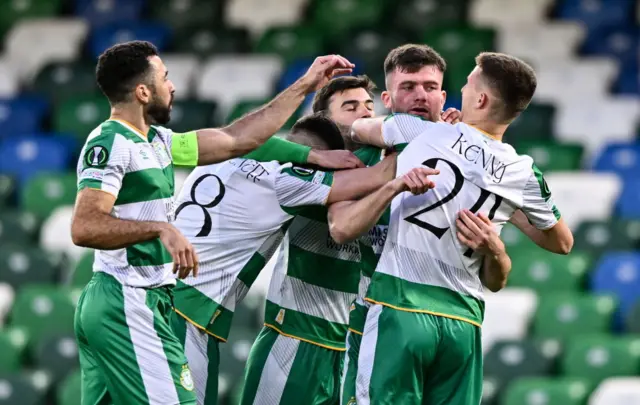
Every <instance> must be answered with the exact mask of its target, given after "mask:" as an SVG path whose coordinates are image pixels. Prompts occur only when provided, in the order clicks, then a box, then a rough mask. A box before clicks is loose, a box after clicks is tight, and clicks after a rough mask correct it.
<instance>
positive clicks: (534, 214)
mask: <svg viewBox="0 0 640 405" xmlns="http://www.w3.org/2000/svg"><path fill="white" fill-rule="evenodd" d="M382 132H383V137H384V139H385V143H386V144H387V145H389V146H392V145H405V144H406V147H405V149H404V150H403V152H402V153H400V155H399V156H398V165H397V175H402V174H404V173H406V172H408V171H409V170H411V169H412V168H415V167H419V166H420V165H424V166H428V167H431V168H437V169H439V170H440V174H439V175H438V176H436V178H434V180H435V183H436V187H435V188H434V189H433V190H430V191H429V192H427V193H425V194H423V195H419V196H414V195H412V194H411V193H408V192H405V193H402V194H400V195H398V196H397V197H396V198H394V200H393V202H392V204H391V220H390V225H389V233H388V236H387V241H386V243H385V247H384V250H383V252H382V256H381V258H380V262H379V263H378V267H377V268H376V272H375V274H374V277H373V280H372V283H371V286H370V288H369V292H368V295H367V299H368V300H370V301H371V302H377V303H381V304H386V305H388V306H391V307H395V308H399V309H404V310H409V311H418V312H427V313H432V314H435V315H442V316H447V317H450V318H454V319H461V320H465V321H468V322H470V323H473V324H475V325H480V324H481V323H482V319H483V316H484V300H483V286H482V283H481V281H480V277H479V272H480V268H481V266H482V263H483V256H482V255H480V254H478V253H477V252H474V251H472V250H471V249H468V248H467V247H466V246H464V245H462V244H461V243H460V241H459V240H458V238H457V237H456V230H455V222H456V218H457V215H458V212H459V211H460V210H462V209H469V210H470V211H472V212H483V213H484V214H486V215H487V216H488V217H489V218H490V219H491V220H492V222H493V224H494V225H495V227H496V228H497V229H498V231H500V230H501V229H502V226H503V225H504V223H505V222H507V221H508V220H509V219H510V218H511V216H512V215H513V213H514V211H515V210H517V209H522V211H523V212H524V213H525V214H526V216H527V217H528V219H529V221H530V222H531V223H532V224H533V225H534V226H536V227H537V228H538V229H549V228H551V227H553V226H554V225H555V224H556V223H557V222H558V220H559V218H560V213H559V212H558V210H557V209H556V207H555V205H554V203H553V199H552V198H551V192H550V190H549V188H548V186H547V184H546V182H545V180H544V177H543V175H542V173H541V172H540V171H539V170H538V169H537V168H536V166H535V165H534V164H533V160H532V159H531V157H529V156H524V155H518V154H517V153H516V152H515V150H514V149H513V148H512V147H511V146H509V145H507V144H505V143H502V142H500V141H497V140H495V139H492V138H491V137H489V136H488V135H486V134H484V133H482V132H481V131H479V130H477V129H475V128H473V127H471V126H469V125H466V124H464V123H459V124H456V125H450V124H446V123H432V122H428V121H424V120H422V119H421V118H419V117H416V116H412V115H407V114H395V115H391V116H390V117H389V118H387V120H386V121H385V122H384V125H383V130H382Z"/></svg>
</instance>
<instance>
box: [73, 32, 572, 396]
mask: <svg viewBox="0 0 640 405" xmlns="http://www.w3.org/2000/svg"><path fill="white" fill-rule="evenodd" d="M476 65H477V66H476V68H475V69H474V70H473V71H472V72H470V74H469V76H468V80H467V84H466V85H465V86H464V88H463V89H462V109H461V111H457V110H454V109H449V110H447V111H444V112H443V106H444V104H445V101H446V93H445V92H444V91H443V90H442V83H443V78H444V74H445V71H446V62H445V61H444V60H443V59H442V57H441V56H440V55H439V54H438V53H437V52H436V51H434V50H433V49H432V48H430V47H428V46H426V45H414V44H409V45H404V46H401V47H398V48H396V49H393V50H391V52H390V53H389V55H388V56H387V58H386V60H385V64H384V72H385V86H386V90H385V91H384V92H383V93H382V102H383V103H384V106H385V107H386V108H387V109H389V110H390V111H391V112H392V114H391V115H389V116H388V117H375V113H374V101H373V93H372V91H373V89H374V85H373V83H372V82H371V81H370V80H369V79H368V78H367V77H366V76H344V75H345V74H349V73H350V72H351V71H352V68H353V65H352V64H351V63H350V62H349V61H348V60H346V59H344V58H343V57H341V56H337V55H332V56H324V57H319V58H317V59H316V60H315V61H314V63H313V64H312V66H311V67H310V68H309V70H308V71H307V72H306V73H305V74H304V75H303V76H302V77H301V78H300V79H299V80H298V81H296V82H295V83H294V84H292V85H291V86H290V87H289V88H287V89H286V90H285V91H283V92H282V93H280V94H279V95H278V96H277V97H275V98H274V99H273V100H272V101H271V102H269V103H268V104H266V105H265V106H263V107H262V108H260V109H258V110H256V111H254V112H252V113H250V114H247V115H246V116H244V117H242V118H240V119H238V120H236V121H235V122H233V123H231V124H229V125H228V126H226V127H223V128H217V129H216V128H209V129H200V130H194V131H191V132H186V133H174V132H172V131H171V130H168V129H166V128H164V127H162V125H167V124H168V122H169V118H170V112H171V102H172V99H173V92H174V88H173V84H172V83H171V81H170V80H169V79H168V72H167V69H166V67H165V66H164V64H163V63H162V60H161V59H160V58H159V56H158V54H157V51H156V49H155V47H153V45H151V44H149V43H147V42H141V41H133V42H128V43H124V44H120V45H116V46H114V47H112V48H110V49H109V50H107V51H105V53H104V54H103V55H102V56H101V57H100V59H99V61H98V67H97V70H96V72H97V73H96V75H97V81H98V84H99V86H100V88H101V89H102V91H103V92H104V94H105V95H106V97H107V98H108V99H109V101H110V104H111V107H112V110H111V117H110V119H109V120H107V121H105V122H104V123H102V124H101V125H100V126H99V127H98V128H96V129H95V130H94V131H93V132H92V133H91V134H90V135H89V138H88V139H87V142H86V144H85V146H84V148H83V151H82V154H81V156H80V159H79V162H78V198H77V201H76V207H75V210H74V218H73V223H72V237H73V240H74V243H76V244H78V245H81V246H86V247H91V248H94V249H96V254H95V262H94V277H93V279H92V280H91V281H90V282H89V284H88V285H87V287H86V288H85V290H84V291H83V294H82V296H81V298H80V301H79V303H78V308H77V311H76V318H75V330H76V336H77V341H78V347H79V353H80V365H81V369H82V404H83V405H99V404H162V405H165V404H166V405H169V404H200V405H211V404H216V403H217V401H218V398H217V396H218V368H219V344H220V343H224V342H226V341H227V339H228V336H229V332H230V329H231V327H232V322H233V315H234V311H235V309H236V307H237V306H238V304H239V303H240V302H241V301H242V300H243V299H244V297H245V295H246V294H247V292H248V291H249V289H250V288H251V286H252V284H253V283H254V281H255V280H256V278H257V277H258V275H259V274H260V272H261V270H262V269H263V268H264V267H265V265H266V263H267V262H269V260H271V259H272V258H275V259H274V260H275V267H274V271H273V275H272V277H271V281H270V286H269V291H268V294H267V298H266V303H265V313H264V327H263V329H262V330H261V332H260V334H259V335H258V337H257V339H256V341H255V342H254V344H253V347H252V348H251V352H250V354H249V358H248V360H247V363H246V368H245V384H244V388H243V392H242V397H241V403H242V404H243V405H252V404H254V405H277V404H301V405H306V404H314V405H316V404H317V405H320V404H323V405H324V404H326V405H339V404H342V405H353V404H385V405H386V404H403V405H404V404H407V405H411V404H416V405H418V404H428V405H445V404H461V405H467V404H473V405H477V404H479V403H480V401H481V397H482V376H483V374H482V347H481V325H482V320H483V316H484V298H483V290H484V289H485V288H487V289H489V290H491V291H498V290H500V289H502V288H503V287H504V286H505V285H506V282H507V277H508V274H509V272H510V270H511V260H510V258H509V256H508V254H507V252H506V249H505V246H504V244H503V243H502V242H501V240H500V237H499V234H500V229H501V228H502V226H503V225H504V224H505V223H506V222H512V223H513V224H514V225H516V226H517V227H518V228H519V229H520V230H521V231H522V232H523V233H524V234H525V235H526V236H528V237H529V238H530V239H532V240H533V241H534V242H535V243H537V244H538V245H539V246H540V247H541V248H543V249H546V250H549V251H552V252H555V253H560V254H567V253H569V251H570V250H571V247H572V244H573V237H572V235H571V232H570V230H569V229H568V227H567V226H566V224H565V223H564V221H563V220H562V219H561V217H560V213H559V211H558V209H557V208H556V206H555V205H554V202H553V199H552V196H551V192H550V190H549V188H548V186H547V183H546V182H545V180H544V176H543V174H542V173H541V172H540V171H539V170H538V169H537V168H536V166H535V164H534V163H533V160H532V159H531V158H530V157H529V156H524V155H518V154H517V153H516V152H515V150H514V149H513V148H512V147H511V146H510V145H508V144H506V143H503V142H502V138H503V135H504V133H505V131H506V130H507V128H508V126H509V124H510V123H511V122H512V121H513V120H514V119H515V118H517V116H518V115H519V114H520V113H521V112H522V111H524V110H525V109H526V107H527V105H528V104H529V102H530V101H531V99H532V97H533V94H534V92H535V88H536V78H535V74H534V72H533V70H532V69H531V68H530V67H529V66H528V65H526V64H525V63H524V62H522V61H520V60H519V59H517V58H515V57H512V56H509V55H505V54H498V53H482V54H480V55H478V57H477V58H476ZM336 76H338V77H336ZM311 93H315V97H314V101H313V107H312V108H313V114H311V115H308V116H305V117H303V118H301V119H299V120H298V121H297V122H296V124H295V125H294V126H293V128H292V129H291V130H290V131H289V133H288V134H287V135H286V137H285V138H286V139H282V138H277V137H272V135H273V134H275V133H276V132H278V130H279V129H280V128H281V127H282V126H283V125H284V124H285V122H286V121H287V120H288V118H289V117H290V116H291V115H292V114H293V113H294V112H295V111H296V110H297V109H298V107H299V106H300V104H301V103H302V102H303V100H304V98H305V96H306V95H308V94H311ZM180 166H181V167H194V166H198V167H197V168H195V169H194V170H193V171H192V172H191V174H190V175H189V177H188V178H187V180H186V181H185V183H184V185H183V187H182V189H181V190H174V173H173V171H174V167H180ZM174 194H175V196H174Z"/></svg>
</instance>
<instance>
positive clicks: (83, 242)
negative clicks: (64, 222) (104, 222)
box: [71, 218, 91, 247]
mask: <svg viewBox="0 0 640 405" xmlns="http://www.w3.org/2000/svg"><path fill="white" fill-rule="evenodd" d="M71 241H72V242H73V244H74V245H76V246H80V247H91V246H89V244H90V243H91V241H90V238H89V233H88V232H87V231H86V228H85V227H84V226H83V224H82V220H79V219H78V218H74V219H73V221H72V222H71Z"/></svg>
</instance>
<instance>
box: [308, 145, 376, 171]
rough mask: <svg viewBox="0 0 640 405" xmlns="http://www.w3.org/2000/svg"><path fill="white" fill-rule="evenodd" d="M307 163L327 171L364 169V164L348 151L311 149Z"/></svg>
mask: <svg viewBox="0 0 640 405" xmlns="http://www.w3.org/2000/svg"><path fill="white" fill-rule="evenodd" d="M307 163H310V164H313V165H316V166H320V167H324V168H326V169H355V168H357V167H364V163H362V161H361V160H360V159H358V157H357V156H356V155H354V154H353V153H352V152H350V151H348V150H316V149H311V151H310V152H309V157H308V158H307Z"/></svg>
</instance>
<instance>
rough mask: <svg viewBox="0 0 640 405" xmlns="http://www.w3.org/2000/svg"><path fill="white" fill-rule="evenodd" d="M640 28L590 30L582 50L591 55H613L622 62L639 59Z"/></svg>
mask: <svg viewBox="0 0 640 405" xmlns="http://www.w3.org/2000/svg"><path fill="white" fill-rule="evenodd" d="M639 50H640V28H638V27H634V26H632V25H630V26H628V27H610V28H603V29H599V30H590V31H589V34H588V36H587V39H586V40H585V42H584V45H583V47H582V51H583V52H584V53H586V54H589V55H605V56H612V57H614V58H616V59H618V60H619V61H620V62H622V63H631V62H632V61H636V62H637V60H638V52H639Z"/></svg>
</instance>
